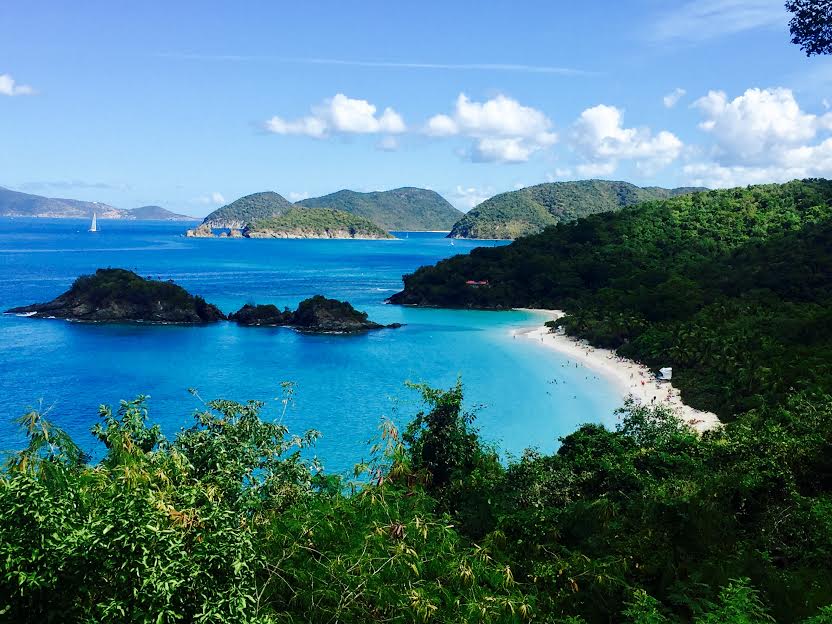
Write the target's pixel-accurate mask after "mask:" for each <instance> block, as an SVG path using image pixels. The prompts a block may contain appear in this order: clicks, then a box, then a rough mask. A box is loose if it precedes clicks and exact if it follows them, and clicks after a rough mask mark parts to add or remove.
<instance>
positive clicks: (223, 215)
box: [203, 191, 292, 228]
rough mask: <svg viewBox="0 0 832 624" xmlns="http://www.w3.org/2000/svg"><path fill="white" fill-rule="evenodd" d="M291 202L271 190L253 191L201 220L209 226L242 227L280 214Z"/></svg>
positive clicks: (290, 205)
mask: <svg viewBox="0 0 832 624" xmlns="http://www.w3.org/2000/svg"><path fill="white" fill-rule="evenodd" d="M291 207H292V203H291V202H289V201H288V200H286V199H285V198H284V197H283V196H282V195H278V194H277V193H275V192H273V191H265V192H262V193H253V194H251V195H246V196H245V197H241V198H240V199H237V200H235V201H233V202H231V203H230V204H226V205H225V206H223V207H221V208H217V209H216V210H215V211H214V212H212V213H211V214H209V215H208V216H207V217H205V219H204V220H203V223H208V224H210V225H211V227H237V228H241V227H244V226H245V225H246V224H248V223H251V222H253V221H256V220H258V219H266V218H269V217H273V216H277V215H281V214H283V213H284V212H286V211H287V210H289V209H290V208H291Z"/></svg>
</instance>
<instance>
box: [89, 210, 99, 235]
mask: <svg viewBox="0 0 832 624" xmlns="http://www.w3.org/2000/svg"><path fill="white" fill-rule="evenodd" d="M97 231H98V224H97V223H96V221H95V213H92V223H91V224H90V232H97Z"/></svg>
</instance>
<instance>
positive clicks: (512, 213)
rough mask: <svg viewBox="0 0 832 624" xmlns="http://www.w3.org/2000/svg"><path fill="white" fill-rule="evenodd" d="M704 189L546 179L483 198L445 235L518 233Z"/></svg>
mask: <svg viewBox="0 0 832 624" xmlns="http://www.w3.org/2000/svg"><path fill="white" fill-rule="evenodd" d="M703 190H707V189H704V188H695V187H682V188H675V189H665V188H661V187H656V186H650V187H639V186H636V185H634V184H630V183H629V182H621V181H607V180H578V181H574V182H549V183H545V184H538V185H535V186H529V187H526V188H522V189H519V190H517V191H509V192H507V193H500V194H499V195H495V196H494V197H492V198H490V199H487V200H486V201H484V202H482V203H481V204H479V205H477V206H476V207H474V208H473V209H472V210H471V211H470V212H468V213H467V214H466V215H465V216H464V217H462V218H461V219H460V220H459V221H458V222H457V223H455V224H454V226H453V229H452V230H451V233H450V234H449V235H448V236H449V238H491V239H494V238H497V239H513V238H520V237H521V236H528V235H529V234H536V233H538V232H540V231H541V230H543V229H544V228H546V227H548V226H550V225H556V224H558V223H560V222H565V221H574V220H575V219H578V218H580V217H585V216H587V215H590V214H597V213H602V212H614V211H616V210H620V209H622V208H624V207H627V206H632V205H635V204H639V203H641V202H644V201H649V200H653V199H666V198H669V197H675V196H677V195H683V194H688V193H693V192H697V191H703Z"/></svg>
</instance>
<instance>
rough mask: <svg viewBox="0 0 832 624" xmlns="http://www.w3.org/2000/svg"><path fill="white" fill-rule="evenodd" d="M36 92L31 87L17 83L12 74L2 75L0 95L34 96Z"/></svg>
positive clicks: (0, 76) (0, 78)
mask: <svg viewBox="0 0 832 624" xmlns="http://www.w3.org/2000/svg"><path fill="white" fill-rule="evenodd" d="M34 94H35V90H34V89H33V88H32V87H30V86H29V85H22V84H18V83H17V82H15V79H14V78H12V77H11V75H10V74H0V95H10V96H14V95H34Z"/></svg>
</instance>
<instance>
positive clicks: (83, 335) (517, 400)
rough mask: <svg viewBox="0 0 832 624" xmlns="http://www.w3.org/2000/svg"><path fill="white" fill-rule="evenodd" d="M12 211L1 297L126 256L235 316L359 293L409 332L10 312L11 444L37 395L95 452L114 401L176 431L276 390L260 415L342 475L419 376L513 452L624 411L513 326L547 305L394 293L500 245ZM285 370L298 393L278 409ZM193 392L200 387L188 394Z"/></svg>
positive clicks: (122, 261)
mask: <svg viewBox="0 0 832 624" xmlns="http://www.w3.org/2000/svg"><path fill="white" fill-rule="evenodd" d="M98 225H99V228H100V232H98V233H97V234H91V233H89V232H87V228H88V223H86V222H82V221H75V220H71V221H70V220H45V219H0V309H3V310H5V309H7V308H9V307H13V306H20V305H26V304H30V303H35V302H43V301H48V300H50V299H52V298H54V297H56V296H57V295H59V294H60V293H62V292H64V291H65V290H67V289H68V288H69V286H70V285H71V284H72V281H73V280H74V279H75V278H76V277H78V276H79V275H83V274H87V273H92V272H93V271H95V269H97V268H101V267H121V268H127V269H131V270H134V271H136V272H137V273H139V274H140V275H142V276H149V277H153V278H159V279H173V280H174V281H175V282H176V283H178V284H180V285H181V286H183V287H184V288H186V289H187V290H189V291H190V292H192V293H194V294H199V295H202V296H203V297H205V299H206V300H207V301H209V302H211V303H214V304H216V305H218V306H219V307H220V308H221V309H222V310H223V311H224V312H226V313H229V312H232V311H235V310H237V309H238V308H240V307H241V306H242V305H243V304H244V303H247V302H256V303H274V304H276V305H278V306H280V307H283V306H288V307H291V308H294V307H295V305H296V304H297V303H298V302H299V301H301V300H302V299H305V298H307V297H309V296H311V295H314V294H323V295H325V296H327V297H334V298H337V299H344V300H348V301H350V302H351V303H352V304H353V305H354V306H355V307H356V308H357V309H359V310H364V311H367V312H368V313H369V316H370V319H372V320H375V321H378V322H380V323H393V322H398V323H403V324H404V327H402V328H400V329H395V330H392V329H391V330H380V331H376V332H371V333H367V334H362V335H355V336H327V335H306V334H300V333H297V332H295V331H293V330H291V329H286V328H246V327H238V326H236V325H234V324H232V323H218V324H216V325H209V326H199V327H193V326H153V325H128V324H87V323H72V322H66V321H61V320H51V319H31V318H23V317H18V316H14V315H8V314H3V315H0V379H2V392H0V449H2V450H3V451H13V450H16V449H19V448H20V447H21V446H22V445H23V444H24V439H23V436H22V434H21V432H20V431H19V429H18V426H17V425H16V424H15V422H14V420H15V418H17V417H19V416H20V415H22V414H24V413H25V412H26V411H28V410H29V409H31V408H37V409H42V410H44V411H47V412H48V414H49V418H51V420H52V421H53V422H54V423H55V424H57V425H58V426H60V427H62V428H64V429H65V430H66V431H68V432H69V433H70V434H71V435H72V436H73V438H74V439H75V440H76V442H78V443H79V444H80V445H81V446H82V447H83V448H84V449H85V450H87V451H88V452H90V453H91V454H92V455H93V456H97V455H100V453H101V448H100V446H99V445H98V443H97V442H96V441H95V440H94V439H93V437H92V436H91V435H90V428H91V427H92V426H93V425H94V424H95V423H96V422H97V421H98V407H99V405H101V404H109V405H113V406H117V404H118V402H119V400H121V399H131V398H134V397H136V396H138V395H148V396H149V397H150V398H149V399H148V407H149V412H150V420H151V421H153V422H157V423H159V424H160V425H161V426H162V428H163V431H164V432H165V433H166V435H168V436H173V435H175V434H176V432H177V431H178V430H179V429H180V428H183V427H187V426H190V425H191V424H192V422H193V414H194V413H195V411H196V410H198V409H200V408H201V407H202V403H201V402H200V398H201V399H202V400H210V399H214V398H225V399H234V400H238V401H246V400H249V399H254V400H260V401H265V402H266V407H265V408H264V416H265V417H267V418H283V422H284V423H285V424H286V425H287V426H288V427H289V428H290V430H291V431H292V432H294V433H301V432H303V431H305V430H307V429H317V430H318V431H320V432H321V434H322V437H321V438H320V440H319V442H318V443H317V445H316V447H315V451H314V452H315V454H316V455H317V456H318V457H319V459H320V460H321V462H322V463H323V465H324V466H325V468H326V469H327V470H328V471H330V472H347V471H349V470H350V469H351V467H352V466H353V465H354V464H355V463H356V462H358V461H360V460H362V459H364V458H366V457H367V455H368V451H369V446H368V441H370V440H371V439H373V438H375V436H377V435H378V427H379V424H380V423H381V422H382V419H383V418H390V419H392V420H393V421H394V422H395V423H396V424H397V425H399V426H401V427H404V426H405V425H406V423H407V422H408V420H409V419H410V418H411V417H412V416H413V415H414V414H415V413H416V411H418V409H419V407H420V405H419V397H418V395H417V393H416V392H414V391H413V390H411V389H408V388H407V387H406V382H408V381H410V382H415V383H428V384H431V385H433V386H436V387H449V386H450V385H452V384H453V383H454V382H455V381H456V379H457V378H461V379H462V382H463V384H464V388H465V399H466V406H467V408H468V409H469V410H473V411H475V412H476V414H477V420H476V424H477V426H478V427H479V428H480V431H481V434H482V435H483V437H484V438H486V439H487V440H489V441H491V442H494V443H496V444H497V445H498V446H499V447H500V448H501V449H502V451H503V452H504V453H505V454H506V455H509V454H513V455H515V456H516V455H519V454H520V453H522V451H523V450H524V449H525V448H528V447H534V448H538V449H540V450H542V451H546V452H551V451H553V450H554V449H555V448H557V445H558V438H559V437H561V436H563V435H566V434H568V433H570V432H572V431H574V430H575V429H576V428H577V427H578V426H579V425H580V424H582V423H585V422H603V423H607V424H611V423H613V422H614V420H615V416H614V410H615V408H616V407H618V406H619V404H620V398H619V397H618V396H617V395H616V393H615V391H614V390H613V389H612V387H611V386H610V385H609V384H608V383H607V382H606V381H605V380H604V379H599V378H597V377H596V376H595V375H593V374H592V373H591V372H588V371H587V370H586V369H584V368H582V367H578V368H576V367H575V365H574V363H573V362H569V361H568V360H566V359H565V358H564V357H562V356H560V355H559V354H557V353H556V352H554V351H552V350H550V349H546V348H544V347H542V346H538V345H536V344H535V343H534V342H532V341H530V340H525V339H513V338H512V336H511V333H510V332H511V329H512V328H517V327H524V326H535V325H539V324H540V323H541V322H542V320H543V319H542V318H541V317H540V316H539V315H537V314H536V313H532V312H524V311H507V312H487V311H470V310H442V309H418V308H405V307H399V306H392V305H387V304H385V303H384V300H385V299H386V298H387V297H389V296H390V295H391V294H392V293H394V292H396V291H397V290H400V289H401V285H402V281H401V278H402V275H403V274H406V273H410V272H412V271H414V270H415V269H416V268H418V267H419V266H422V265H426V264H433V263H435V262H437V261H439V260H441V259H443V258H447V257H450V256H452V255H455V254H458V253H467V252H469V251H470V250H471V249H473V248H474V247H477V246H482V245H489V246H491V245H499V244H503V243H500V242H496V241H490V242H489V241H460V240H457V241H454V244H452V243H451V241H450V240H448V239H446V238H444V236H443V235H442V234H437V233H409V234H406V233H398V234H397V235H398V236H399V238H398V239H397V240H392V241H352V240H247V239H243V240H239V239H187V238H184V237H183V236H182V233H183V232H184V230H185V228H186V226H188V224H184V223H162V222H159V223H156V222H127V221H99V223H98ZM282 382H291V383H292V384H293V388H294V393H293V397H292V401H291V404H290V405H289V408H288V410H287V411H286V413H285V415H282V414H281V412H282V405H281V401H280V399H281V396H282V390H281V388H282V386H281V383H282ZM189 388H193V389H196V390H197V391H198V397H196V396H194V395H192V394H191V393H190V392H189V391H188V390H189Z"/></svg>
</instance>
